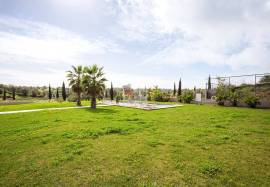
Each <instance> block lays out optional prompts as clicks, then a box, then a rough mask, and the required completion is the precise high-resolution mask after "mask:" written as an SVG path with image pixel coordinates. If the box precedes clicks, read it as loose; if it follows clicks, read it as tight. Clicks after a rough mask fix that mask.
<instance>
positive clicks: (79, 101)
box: [77, 92, 81, 106]
mask: <svg viewBox="0 0 270 187" xmlns="http://www.w3.org/2000/svg"><path fill="white" fill-rule="evenodd" d="M77 106H81V92H78V98H77Z"/></svg>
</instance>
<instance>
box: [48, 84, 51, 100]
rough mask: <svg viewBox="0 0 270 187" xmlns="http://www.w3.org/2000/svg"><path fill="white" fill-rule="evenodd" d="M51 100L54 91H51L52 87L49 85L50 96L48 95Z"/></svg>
mask: <svg viewBox="0 0 270 187" xmlns="http://www.w3.org/2000/svg"><path fill="white" fill-rule="evenodd" d="M48 97H49V100H51V99H52V90H51V85H49V94H48Z"/></svg>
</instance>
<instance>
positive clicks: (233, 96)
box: [228, 88, 240, 106]
mask: <svg viewBox="0 0 270 187" xmlns="http://www.w3.org/2000/svg"><path fill="white" fill-rule="evenodd" d="M228 99H229V101H230V102H231V104H232V105H233V106H237V104H238V102H239V100H240V92H239V91H237V90H235V89H234V88H233V89H232V90H231V91H230V94H229V97H228Z"/></svg>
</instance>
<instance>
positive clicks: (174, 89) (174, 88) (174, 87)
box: [173, 83, 176, 96]
mask: <svg viewBox="0 0 270 187" xmlns="http://www.w3.org/2000/svg"><path fill="white" fill-rule="evenodd" d="M175 95H176V86H175V83H174V85H173V96H175Z"/></svg>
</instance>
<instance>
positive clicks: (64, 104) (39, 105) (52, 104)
mask: <svg viewBox="0 0 270 187" xmlns="http://www.w3.org/2000/svg"><path fill="white" fill-rule="evenodd" d="M18 103H19V102H18ZM82 105H83V106H90V102H89V101H82ZM75 106H76V103H75V102H68V101H65V102H57V101H51V102H49V101H35V102H34V103H30V104H18V105H16V104H14V105H4V104H2V105H1V103H0V112H7V111H17V110H32V109H43V108H61V107H75Z"/></svg>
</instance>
